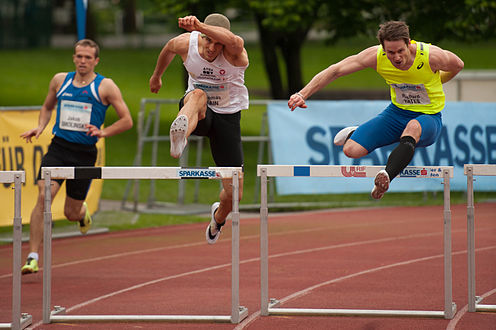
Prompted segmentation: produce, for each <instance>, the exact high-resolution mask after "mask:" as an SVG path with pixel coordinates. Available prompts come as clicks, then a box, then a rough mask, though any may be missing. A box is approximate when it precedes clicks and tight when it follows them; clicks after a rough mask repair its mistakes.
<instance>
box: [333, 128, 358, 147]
mask: <svg viewBox="0 0 496 330" xmlns="http://www.w3.org/2000/svg"><path fill="white" fill-rule="evenodd" d="M357 128H358V126H348V127H345V128H343V129H342V130H340V131H339V132H338V134H336V136H335V137H334V144H335V145H337V146H343V145H344V143H345V142H346V138H347V137H348V135H350V133H351V132H353V131H355V130H356V129H357Z"/></svg>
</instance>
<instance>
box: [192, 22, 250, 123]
mask: <svg viewBox="0 0 496 330" xmlns="http://www.w3.org/2000/svg"><path fill="white" fill-rule="evenodd" d="M199 35H200V32H198V31H193V32H191V35H190V37H189V50H188V57H187V58H186V61H184V67H185V68H186V70H187V71H188V74H189V79H188V89H187V90H186V93H188V92H190V91H192V90H194V89H197V88H199V89H201V90H203V91H205V92H206V93H207V97H208V101H207V106H208V107H209V108H210V109H212V110H213V111H214V112H217V113H221V114H229V113H235V112H238V111H240V110H243V109H248V104H249V102H248V89H247V88H246V86H245V85H244V83H245V79H244V77H245V70H246V68H247V67H248V65H246V66H234V65H232V64H231V63H229V62H228V61H227V60H226V58H225V57H224V54H223V53H222V52H221V53H220V54H219V56H217V58H216V59H215V60H214V61H212V62H209V61H207V60H205V59H204V58H203V57H201V55H200V53H199V52H198V36H199Z"/></svg>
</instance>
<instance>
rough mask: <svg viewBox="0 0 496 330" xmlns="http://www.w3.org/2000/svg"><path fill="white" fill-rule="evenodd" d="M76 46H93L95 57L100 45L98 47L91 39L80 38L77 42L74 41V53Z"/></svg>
mask: <svg viewBox="0 0 496 330" xmlns="http://www.w3.org/2000/svg"><path fill="white" fill-rule="evenodd" d="M77 46H84V47H91V48H95V58H97V57H98V55H99V53H100V47H98V44H97V43H96V42H94V41H93V40H91V39H81V40H79V41H78V42H76V44H75V45H74V53H75V52H76V47H77Z"/></svg>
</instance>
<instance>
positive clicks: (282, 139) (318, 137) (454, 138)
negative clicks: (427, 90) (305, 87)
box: [267, 101, 496, 195]
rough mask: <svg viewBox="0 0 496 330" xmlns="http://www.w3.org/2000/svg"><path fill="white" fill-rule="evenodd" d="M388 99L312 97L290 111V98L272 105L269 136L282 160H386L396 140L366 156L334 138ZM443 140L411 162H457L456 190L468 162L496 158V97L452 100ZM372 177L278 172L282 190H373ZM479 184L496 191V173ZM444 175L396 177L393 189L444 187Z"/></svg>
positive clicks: (493, 161)
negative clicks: (349, 152)
mask: <svg viewBox="0 0 496 330" xmlns="http://www.w3.org/2000/svg"><path fill="white" fill-rule="evenodd" d="M389 103H390V102H389V101H308V102H307V105H308V108H307V109H301V108H297V109H296V110H295V111H290V110H289V108H288V105H287V102H284V101H281V102H272V103H270V104H269V105H268V109H267V111H268V118H269V126H270V132H269V134H270V139H271V145H272V154H273V159H274V164H277V165H355V166H363V165H385V164H386V161H387V158H388V156H389V154H390V153H391V151H392V150H393V149H394V148H395V147H396V144H394V145H390V146H386V147H382V148H380V149H377V150H375V151H374V152H372V153H370V154H369V155H367V156H366V157H363V158H359V159H350V158H348V157H346V156H345V155H344V153H343V148H342V147H337V146H335V145H334V144H333V140H334V136H335V135H336V134H337V133H338V132H339V131H340V130H341V129H342V128H344V127H347V126H354V125H360V124H362V123H364V122H366V121H367V120H369V119H371V118H373V117H375V116H376V115H377V114H378V113H380V112H381V111H382V110H383V109H384V108H386V106H387V105H388V104H389ZM442 114H443V129H442V133H441V136H440V137H439V140H438V141H437V142H436V143H435V144H433V145H432V146H429V147H427V148H418V149H416V151H415V156H414V158H413V160H412V162H411V163H410V165H411V166H437V165H440V166H447V165H449V166H454V177H453V178H452V179H451V181H450V184H451V190H453V191H463V190H466V188H467V179H466V176H465V175H464V174H463V165H464V164H468V163H471V164H496V103H475V102H447V104H446V108H445V109H444V110H443V112H442ZM372 187H373V178H357V179H355V178H350V179H348V178H276V188H277V192H278V194H281V195H289V194H327V193H358V192H369V191H370V190H371V189H372ZM474 188H475V190H480V191H496V177H490V176H489V177H477V180H476V182H474ZM441 190H443V185H442V180H441V179H419V178H396V179H394V181H393V183H392V184H391V186H390V191H396V192H406V191H411V192H415V191H441Z"/></svg>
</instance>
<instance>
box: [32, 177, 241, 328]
mask: <svg viewBox="0 0 496 330" xmlns="http://www.w3.org/2000/svg"><path fill="white" fill-rule="evenodd" d="M180 170H183V169H182V168H181V167H101V168H98V167H88V168H84V167H73V168H50V167H47V168H43V169H42V173H43V178H44V180H45V211H44V244H43V257H44V266H43V322H44V323H60V322H119V321H121V322H132V321H135V322H225V323H239V322H241V321H242V320H243V319H244V318H246V317H247V316H248V309H247V308H246V307H244V306H240V305H239V264H240V262H239V200H238V199H239V172H241V168H237V167H232V168H231V167H226V168H217V167H209V168H186V169H184V170H186V171H189V172H195V171H205V170H210V171H213V172H212V173H214V174H213V175H212V176H211V177H200V178H203V179H221V178H228V177H230V178H232V185H233V199H232V206H233V209H232V212H231V215H232V242H231V244H232V276H231V282H232V283H231V315H66V314H65V313H66V309H65V308H64V307H62V306H54V310H53V311H50V306H51V263H52V259H51V255H52V251H51V247H52V239H51V234H52V226H51V223H52V213H51V193H50V182H51V179H52V178H64V179H76V178H78V173H79V174H80V175H81V176H82V177H84V178H87V179H88V178H90V179H137V180H139V179H181V178H183V177H180V176H178V175H179V174H177V172H179V171H180ZM185 177H187V178H191V177H188V176H185Z"/></svg>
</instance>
